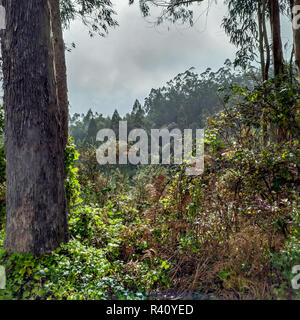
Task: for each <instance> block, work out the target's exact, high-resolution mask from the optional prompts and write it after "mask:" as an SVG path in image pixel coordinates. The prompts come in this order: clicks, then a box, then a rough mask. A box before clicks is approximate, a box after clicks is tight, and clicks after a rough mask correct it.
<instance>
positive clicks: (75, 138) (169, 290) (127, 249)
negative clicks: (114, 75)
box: [0, 0, 300, 300]
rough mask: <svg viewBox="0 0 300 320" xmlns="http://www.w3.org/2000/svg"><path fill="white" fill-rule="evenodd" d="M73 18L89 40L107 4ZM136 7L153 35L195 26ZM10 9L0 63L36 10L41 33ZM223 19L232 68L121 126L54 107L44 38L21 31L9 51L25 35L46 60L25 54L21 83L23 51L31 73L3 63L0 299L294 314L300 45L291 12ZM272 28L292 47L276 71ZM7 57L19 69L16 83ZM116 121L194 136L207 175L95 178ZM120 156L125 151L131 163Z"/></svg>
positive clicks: (124, 168) (163, 97)
mask: <svg viewBox="0 0 300 320" xmlns="http://www.w3.org/2000/svg"><path fill="white" fill-rule="evenodd" d="M83 2H84V3H86V5H87V6H83V8H85V11H84V10H80V11H79V13H80V15H79V16H80V17H81V18H82V19H84V17H85V15H87V16H88V17H90V16H91V15H90V14H91V13H94V14H96V16H97V18H96V19H95V20H93V22H92V23H87V25H88V26H90V27H91V30H92V32H94V33H103V32H104V33H105V32H106V31H107V30H108V28H109V27H112V26H116V24H117V23H116V22H115V21H114V19H113V18H112V15H113V11H111V3H110V1H83ZM129 2H130V4H132V3H133V2H134V1H132V0H130V1H129ZM139 2H140V9H141V12H142V14H143V15H144V16H145V17H152V18H154V20H155V23H157V24H163V23H165V22H171V23H176V22H177V23H178V22H183V23H190V24H191V25H193V23H194V16H193V10H192V9H194V7H191V4H192V3H195V2H198V3H201V2H202V1H191V3H186V2H180V1H178V0H172V1H146V0H140V1H139ZM7 3H10V4H11V3H13V1H8V2H7ZM72 3H73V1H71V0H68V1H67V0H64V1H61V2H60V5H61V7H60V9H61V17H62V19H63V21H62V25H63V26H65V27H67V26H68V23H70V22H71V21H72V20H73V19H74V16H76V14H75V13H76V10H75V9H76V6H75V7H72V6H71V4H72ZM10 4H9V5H8V4H6V10H7V11H8V31H6V35H5V37H7V38H4V40H3V44H2V46H3V47H5V46H6V45H7V42H5V39H6V40H7V39H9V40H11V39H15V38H16V37H18V36H19V34H18V33H16V30H15V29H14V24H17V20H16V19H17V16H18V15H17V14H15V12H18V13H19V14H20V15H21V14H22V13H24V12H25V13H26V12H27V13H28V12H31V10H33V9H32V4H35V5H37V6H38V8H39V9H38V10H37V9H36V11H34V13H35V14H41V16H42V17H48V18H47V19H48V20H49V21H50V20H51V19H52V21H53V16H51V12H53V11H51V10H50V13H49V8H46V5H45V4H44V2H43V1H41V0H28V4H27V5H26V4H23V3H22V4H20V5H19V6H17V7H14V8H13V10H14V11H13V10H12V7H11V5H10ZM225 4H226V5H227V8H228V11H227V12H226V13H224V19H223V28H224V29H225V31H226V34H227V35H228V36H229V38H228V41H230V42H231V43H233V44H234V45H235V46H236V47H237V56H236V59H235V61H234V62H232V63H231V62H230V60H229V59H228V60H226V61H225V64H224V65H223V66H222V67H221V68H219V69H218V68H216V70H212V69H210V68H208V69H207V70H206V71H205V72H203V73H200V74H199V73H198V72H197V70H196V69H194V68H190V69H188V70H186V71H184V70H183V71H182V73H180V74H178V75H177V76H175V77H174V78H173V79H171V80H170V81H169V82H167V83H166V84H164V83H162V84H161V86H160V87H158V88H152V89H151V88H149V94H148V96H147V97H146V98H145V100H144V101H139V100H136V101H135V102H133V106H132V107H130V106H128V107H129V108H128V110H129V109H130V110H131V111H129V112H128V113H127V114H125V115H123V114H121V115H120V112H119V111H118V105H116V106H111V110H110V112H108V114H109V116H106V115H103V114H101V113H100V112H97V110H95V109H94V106H89V108H90V109H89V111H88V112H82V113H74V114H72V113H71V112H69V110H67V108H66V106H65V103H64V102H65V100H64V99H63V98H61V97H66V96H64V94H66V92H64V90H61V91H63V92H60V91H59V90H58V89H60V88H61V87H59V88H57V87H56V85H57V82H58V81H59V80H60V81H62V83H64V80H62V79H64V78H61V77H58V74H59V72H60V71H57V69H56V68H54V67H53V65H54V64H53V63H50V62H53V61H52V60H51V59H54V62H55V63H56V66H58V64H59V62H61V60H60V59H61V58H60V59H59V58H57V57H58V56H59V55H57V51H56V50H58V49H57V48H56V47H55V43H56V42H55V41H54V42H53V39H52V38H51V36H50V35H52V36H53V30H52V31H51V30H48V31H45V30H44V29H43V31H42V32H40V28H42V27H43V28H44V27H45V26H44V25H43V23H42V22H41V21H43V19H38V18H36V21H37V22H36V23H38V24H39V25H38V26H36V24H35V23H32V25H31V26H30V28H29V27H24V28H25V29H24V30H25V31H24V35H23V38H22V39H27V40H28V39H29V38H30V37H29V35H30V32H31V30H34V31H35V32H36V33H37V34H38V35H39V36H40V38H39V41H41V42H42V41H45V44H48V46H46V45H45V47H43V48H44V49H41V48H40V47H39V46H37V48H39V50H40V54H41V56H40V57H39V59H41V60H40V62H41V66H42V63H44V64H45V65H46V66H47V67H45V70H44V69H43V68H42V67H40V69H39V70H38V72H37V73H35V71H34V70H35V69H34V68H33V67H32V68H29V63H30V61H31V62H32V57H33V56H35V51H34V48H35V47H34V46H33V47H32V48H31V49H30V50H29V49H28V50H29V51H26V54H28V55H29V57H31V58H30V59H28V60H26V59H27V58H26V57H27V55H26V54H24V55H23V51H22V50H23V49H24V48H22V47H21V48H18V47H17V44H14V50H13V51H11V52H10V53H9V54H8V51H7V50H8V49H7V48H6V49H5V48H4V49H5V50H4V51H3V56H4V57H3V62H4V67H3V73H4V93H5V97H4V108H2V107H1V109H0V265H3V266H5V269H6V276H7V278H6V288H5V289H0V299H21V300H22V299H23V300H27V299H37V300H47V299H48V300H66V299H70V300H102V299H120V300H128V299H135V300H147V299H194V300H207V299H216V300H219V299H220V300H249V299H260V300H282V299H295V300H298V299H300V291H299V290H298V289H299V288H298V289H297V281H296V286H295V280H294V281H293V279H295V276H296V274H295V272H294V273H293V270H295V269H294V268H295V266H299V265H300V211H299V191H300V190H299V182H300V181H299V166H300V162H299V160H300V144H299V132H300V131H299V129H300V108H299V104H300V85H299V77H300V70H299V69H298V66H299V61H300V60H299V59H298V57H299V46H300V42H299V39H298V37H299V34H298V32H299V31H297V30H298V29H296V28H294V29H292V19H293V18H294V15H295V14H296V13H297V12H298V11H300V10H298V11H295V10H294V11H293V10H292V9H293V5H294V4H300V2H299V3H298V2H297V1H283V0H282V1H279V0H274V1H273V0H251V1H250V0H249V1H248V0H247V1H242V2H241V1H235V0H230V1H225ZM68 5H69V7H68ZM88 5H89V6H88ZM97 5H98V7H97ZM95 6H96V7H95ZM153 7H155V8H156V9H155V10H156V11H155V14H156V15H154V16H153V15H152V14H153V13H152V9H153ZM68 8H69V9H68ZM99 8H100V9H101V8H102V9H103V10H104V11H101V10H100V9H99ZM159 8H161V10H162V12H161V14H160V15H158V16H157V12H158V13H159V12H160V11H159V10H158V9H159ZM56 9H57V8H56ZM58 9H59V7H58ZM71 9H72V10H73V11H72V10H71ZM18 10H19V11H18ZM22 10H23V11H22ZM97 10H100V11H97ZM105 10H107V11H105ZM157 10H158V11H157ZM99 12H100V13H102V14H99ZM77 13H78V12H77ZM283 16H284V17H288V19H289V27H290V28H291V29H292V30H293V32H294V39H292V41H294V42H293V48H292V54H291V55H290V56H289V57H288V58H287V57H286V55H284V53H283V45H284V44H283V40H282V38H281V36H280V27H281V26H282V20H280V18H281V19H282V17H283ZM48 20H47V21H48ZM49 21H48V22H49ZM56 22H57V21H56ZM267 24H268V27H267ZM47 26H48V24H47ZM60 26H61V23H60ZM45 28H46V27H45ZM299 30H300V28H299ZM51 32H52V33H51ZM26 37H27V38H26ZM58 38H59V37H58ZM58 38H56V40H57V39H58ZM51 39H52V40H51ZM24 41H25V40H24ZM28 41H29V40H28ZM51 41H52V42H51ZM99 41H101V39H99ZM25 42H26V41H25ZM49 43H52V46H50V45H49ZM203 45H205V44H203ZM45 48H46V49H47V50H45ZM55 48H56V50H55ZM24 50H27V49H24ZM36 50H37V49H36ZM52 50H53V51H52ZM74 50H76V49H74ZM58 51H59V50H58ZM49 52H50V53H49ZM289 53H290V52H289ZM14 57H21V58H22V59H25V60H26V61H27V64H26V65H25V67H24V68H25V69H23V65H22V66H21V63H19V62H18V61H17V60H16V59H14ZM53 57H54V58H53ZM60 57H61V56H60ZM21 58H20V59H21ZM49 61H50V62H49ZM52 68H53V69H52ZM187 68H188V67H187ZM16 70H17V71H18V72H19V73H17V71H16ZM43 70H44V71H43ZM51 70H52V71H51ZM60 70H61V69H60ZM28 71H30V72H31V73H30V75H29V74H28ZM43 72H44V73H43ZM41 74H42V76H41ZM26 77H28V79H27V80H26V81H28V83H29V84H30V85H31V86H29V84H28V86H27V85H26V83H27V82H26V81H25V80H24V79H25V78H26ZM40 77H42V78H40ZM23 78H24V79H23ZM20 79H21V80H20ZM41 79H42V80H43V81H42V80H41ZM141 80H142V79H141ZM20 81H21V83H22V85H21V86H20V85H19V84H18V83H19V82H20ZM24 88H25V89H24ZM56 89H57V90H56ZM32 92H34V94H33V93H32ZM31 94H32V96H34V98H32V97H31ZM39 96H41V97H42V98H41V102H40V101H39V98H37V97H39ZM34 103H35V104H34ZM14 111H16V113H14ZM66 112H68V113H70V115H69V127H68V125H67V124H66V119H65V114H66ZM121 120H123V121H127V124H128V132H129V131H131V130H133V129H144V130H145V131H146V132H147V133H150V132H151V129H162V128H167V129H169V130H172V129H174V128H178V129H180V130H182V131H183V130H184V129H193V130H196V129H202V128H204V129H205V135H204V151H205V156H204V160H205V167H204V172H203V173H202V174H201V175H187V174H186V168H187V167H188V166H189V164H188V163H186V162H183V163H182V164H175V162H174V161H173V162H172V163H171V164H169V165H162V164H159V165H155V164H148V165H145V164H143V165H142V164H138V165H133V164H127V165H124V164H118V163H117V164H116V165H114V164H106V165H100V164H99V163H98V162H97V158H96V152H97V148H98V147H99V146H100V142H99V141H97V133H98V131H99V130H101V129H112V130H113V131H114V132H115V133H116V137H117V140H118V138H119V122H120V121H121ZM51 124H52V125H51ZM49 126H52V127H51V128H50V127H49ZM53 126H55V128H56V129H57V130H54V129H53ZM66 128H67V129H68V132H69V134H68V140H66V137H65V130H66ZM14 132H17V136H14ZM22 134H23V135H22ZM17 138H19V139H20V140H17ZM43 139H44V140H43ZM42 140H43V141H42ZM4 142H5V143H4ZM118 143H119V144H120V143H121V141H118ZM24 146H27V148H28V149H26V148H24ZM117 146H118V144H117ZM131 147H132V144H130V143H128V145H126V150H128V153H129V152H130V150H131ZM159 147H160V151H162V145H161V144H159ZM118 150H120V149H118ZM171 150H172V151H174V150H173V149H172V148H171ZM62 151H64V152H63V156H62V155H61V156H60V154H61V153H62ZM19 155H21V156H19ZM117 156H118V157H120V154H119V153H118V151H117ZM26 161H27V162H26ZM33 164H34V165H35V167H32V165H33ZM48 166H49V167H50V169H51V170H50V169H49V171H47V168H48ZM62 167H63V169H62ZM22 171H24V175H23V173H22ZM49 172H50V173H51V174H50V173H49ZM54 176H57V177H58V178H57V181H56V180H55V181H52V180H51V179H52V178H53V177H54ZM30 177H32V178H30ZM51 181H52V182H53V184H51ZM59 181H62V183H61V184H60V185H59ZM61 192H62V193H61ZM52 207H53V208H55V210H54V209H53V208H52ZM47 210H51V212H50V213H49V212H48V211H47ZM64 219H65V220H64ZM65 221H67V225H68V226H67V230H65V229H64V228H65V223H64V222H65ZM297 279H298V278H297ZM298 283H299V281H298Z"/></svg>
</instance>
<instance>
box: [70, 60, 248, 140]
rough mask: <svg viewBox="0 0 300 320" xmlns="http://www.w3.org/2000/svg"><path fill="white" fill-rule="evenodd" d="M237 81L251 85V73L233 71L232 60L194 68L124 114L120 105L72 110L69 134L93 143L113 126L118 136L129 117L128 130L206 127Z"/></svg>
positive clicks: (76, 138) (178, 76)
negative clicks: (106, 110)
mask: <svg viewBox="0 0 300 320" xmlns="http://www.w3.org/2000/svg"><path fill="white" fill-rule="evenodd" d="M236 83H239V84H241V83H244V84H246V85H250V84H251V79H250V75H249V74H246V73H239V72H237V71H234V70H233V67H232V64H231V62H230V61H229V60H227V61H226V62H225V64H224V66H223V67H222V68H220V69H219V70H218V71H216V72H214V71H212V70H211V69H210V68H208V69H207V70H206V71H205V72H203V73H201V74H198V73H196V72H195V71H194V69H193V68H191V69H189V70H187V71H185V72H184V73H180V74H178V75H177V76H176V77H175V78H174V79H172V80H170V81H168V82H167V83H166V85H164V86H162V87H160V88H157V89H151V91H150V94H149V95H148V97H146V99H145V102H144V104H143V105H142V104H141V102H140V101H139V100H136V101H135V102H134V104H133V107H132V111H131V112H130V113H127V114H126V115H125V116H123V117H121V116H120V114H119V112H118V110H117V109H115V111H114V113H113V114H112V116H106V117H105V116H103V114H99V113H98V112H93V111H92V110H91V109H89V110H88V112H87V113H86V114H79V113H75V114H73V115H72V116H70V134H71V136H72V137H73V138H74V140H75V142H76V144H77V145H84V144H92V145H94V144H95V143H96V135H97V132H98V131H99V130H101V129H104V128H110V129H113V130H114V132H115V133H116V135H117V136H118V128H119V121H120V120H126V121H127V125H128V132H129V131H131V130H132V129H137V128H143V129H145V130H147V131H149V130H151V129H154V128H155V129H160V128H163V127H167V128H169V129H173V128H175V127H176V128H179V129H181V130H183V129H188V128H191V129H196V128H204V127H205V125H206V119H207V117H208V116H210V115H212V114H214V113H216V112H217V111H219V110H220V109H221V107H222V99H221V98H222V95H224V88H225V91H226V88H229V87H230V86H232V85H234V84H236ZM221 88H222V90H223V91H222V92H221V91H220V89H221Z"/></svg>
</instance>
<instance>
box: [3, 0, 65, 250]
mask: <svg viewBox="0 0 300 320" xmlns="http://www.w3.org/2000/svg"><path fill="white" fill-rule="evenodd" d="M4 6H5V9H6V22H7V24H6V30H5V32H4V36H3V37H2V39H1V45H2V56H3V75H4V82H3V86H4V106H5V147H6V160H7V161H6V175H7V177H6V181H7V182H6V187H7V190H6V235H5V242H4V246H5V248H6V249H7V250H8V251H10V252H18V253H24V252H32V253H33V254H35V255H40V254H43V253H46V252H49V251H51V250H54V249H55V248H57V246H58V245H59V244H60V243H61V242H65V241H67V240H68V223H67V210H66V196H65V186H64V182H65V181H64V179H65V178H64V138H63V136H62V134H61V133H62V130H61V122H62V120H61V112H60V108H59V99H58V90H57V86H56V79H55V63H54V52H53V45H52V41H51V32H52V30H51V21H50V18H51V16H50V5H49V2H47V1H44V0H26V1H18V0H5V1H4Z"/></svg>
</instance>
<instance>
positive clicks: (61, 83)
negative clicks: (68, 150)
mask: <svg viewBox="0 0 300 320" xmlns="http://www.w3.org/2000/svg"><path fill="white" fill-rule="evenodd" d="M48 2H49V5H50V8H51V11H50V12H51V27H52V34H51V35H52V44H53V52H54V59H55V77H56V84H57V95H58V102H59V108H60V111H61V121H62V123H61V126H62V135H63V138H64V145H65V146H66V144H67V143H68V131H69V130H68V121H69V119H68V118H69V101H68V87H67V70H66V58H65V43H64V40H63V32H62V23H61V16H60V7H59V0H48Z"/></svg>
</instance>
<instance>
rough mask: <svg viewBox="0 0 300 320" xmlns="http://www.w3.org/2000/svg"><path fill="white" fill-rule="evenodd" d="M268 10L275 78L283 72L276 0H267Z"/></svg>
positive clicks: (278, 11)
mask: <svg viewBox="0 0 300 320" xmlns="http://www.w3.org/2000/svg"><path fill="white" fill-rule="evenodd" d="M269 10H270V25H271V32H272V47H273V64H274V76H275V77H277V76H279V75H280V74H283V72H284V63H283V53H282V41H281V26H280V7H279V2H278V0H269Z"/></svg>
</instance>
